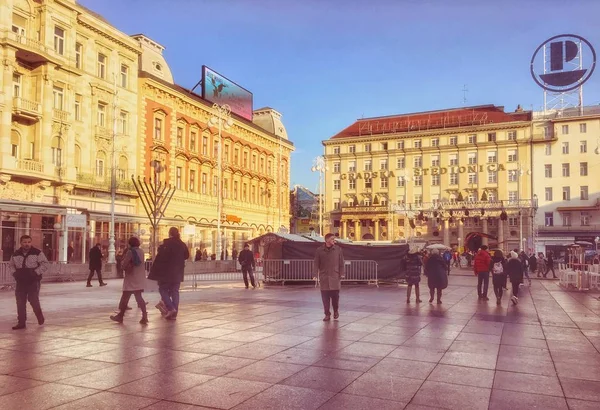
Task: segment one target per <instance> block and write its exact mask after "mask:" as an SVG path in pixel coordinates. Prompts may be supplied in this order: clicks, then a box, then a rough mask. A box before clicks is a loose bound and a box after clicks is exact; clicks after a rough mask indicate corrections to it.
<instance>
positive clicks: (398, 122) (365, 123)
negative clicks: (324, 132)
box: [331, 104, 532, 139]
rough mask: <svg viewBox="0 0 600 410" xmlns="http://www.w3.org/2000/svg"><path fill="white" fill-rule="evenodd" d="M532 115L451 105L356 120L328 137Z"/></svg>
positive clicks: (494, 121)
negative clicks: (439, 108)
mask: <svg viewBox="0 0 600 410" xmlns="http://www.w3.org/2000/svg"><path fill="white" fill-rule="evenodd" d="M531 118H532V115H531V111H522V110H519V111H516V112H513V113H506V112H504V107H501V106H495V105H492V104H490V105H479V106H474V107H460V108H450V109H445V110H439V111H424V112H417V113H410V114H397V115H390V116H386V117H373V118H362V119H358V120H356V121H355V122H354V123H353V124H352V125H350V126H349V127H347V128H346V129H344V130H342V131H341V132H339V133H338V134H336V135H334V136H333V137H332V138H331V139H338V138H347V137H360V136H367V135H369V136H370V135H374V134H375V135H377V134H389V133H400V132H416V131H427V130H434V129H448V128H458V127H468V126H476V125H486V124H498V123H507V122H515V121H531Z"/></svg>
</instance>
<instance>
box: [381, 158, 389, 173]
mask: <svg viewBox="0 0 600 410" xmlns="http://www.w3.org/2000/svg"><path fill="white" fill-rule="evenodd" d="M379 169H381V170H386V169H388V161H387V159H382V160H381V161H379Z"/></svg>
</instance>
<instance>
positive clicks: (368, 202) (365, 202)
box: [363, 198, 371, 226]
mask: <svg viewBox="0 0 600 410" xmlns="http://www.w3.org/2000/svg"><path fill="white" fill-rule="evenodd" d="M363 204H364V205H365V206H371V198H365V200H364V201H363ZM364 223H365V221H363V224H364ZM363 226H364V225H363Z"/></svg>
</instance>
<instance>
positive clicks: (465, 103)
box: [462, 84, 469, 105]
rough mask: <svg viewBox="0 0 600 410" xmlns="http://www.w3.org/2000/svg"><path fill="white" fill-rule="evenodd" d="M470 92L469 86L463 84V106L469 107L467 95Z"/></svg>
mask: <svg viewBox="0 0 600 410" xmlns="http://www.w3.org/2000/svg"><path fill="white" fill-rule="evenodd" d="M468 92H469V89H468V88H467V85H466V84H463V88H462V93H463V98H462V103H463V105H467V93H468Z"/></svg>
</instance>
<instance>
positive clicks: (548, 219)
mask: <svg viewBox="0 0 600 410" xmlns="http://www.w3.org/2000/svg"><path fill="white" fill-rule="evenodd" d="M544 225H545V226H554V212H545V213H544Z"/></svg>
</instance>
